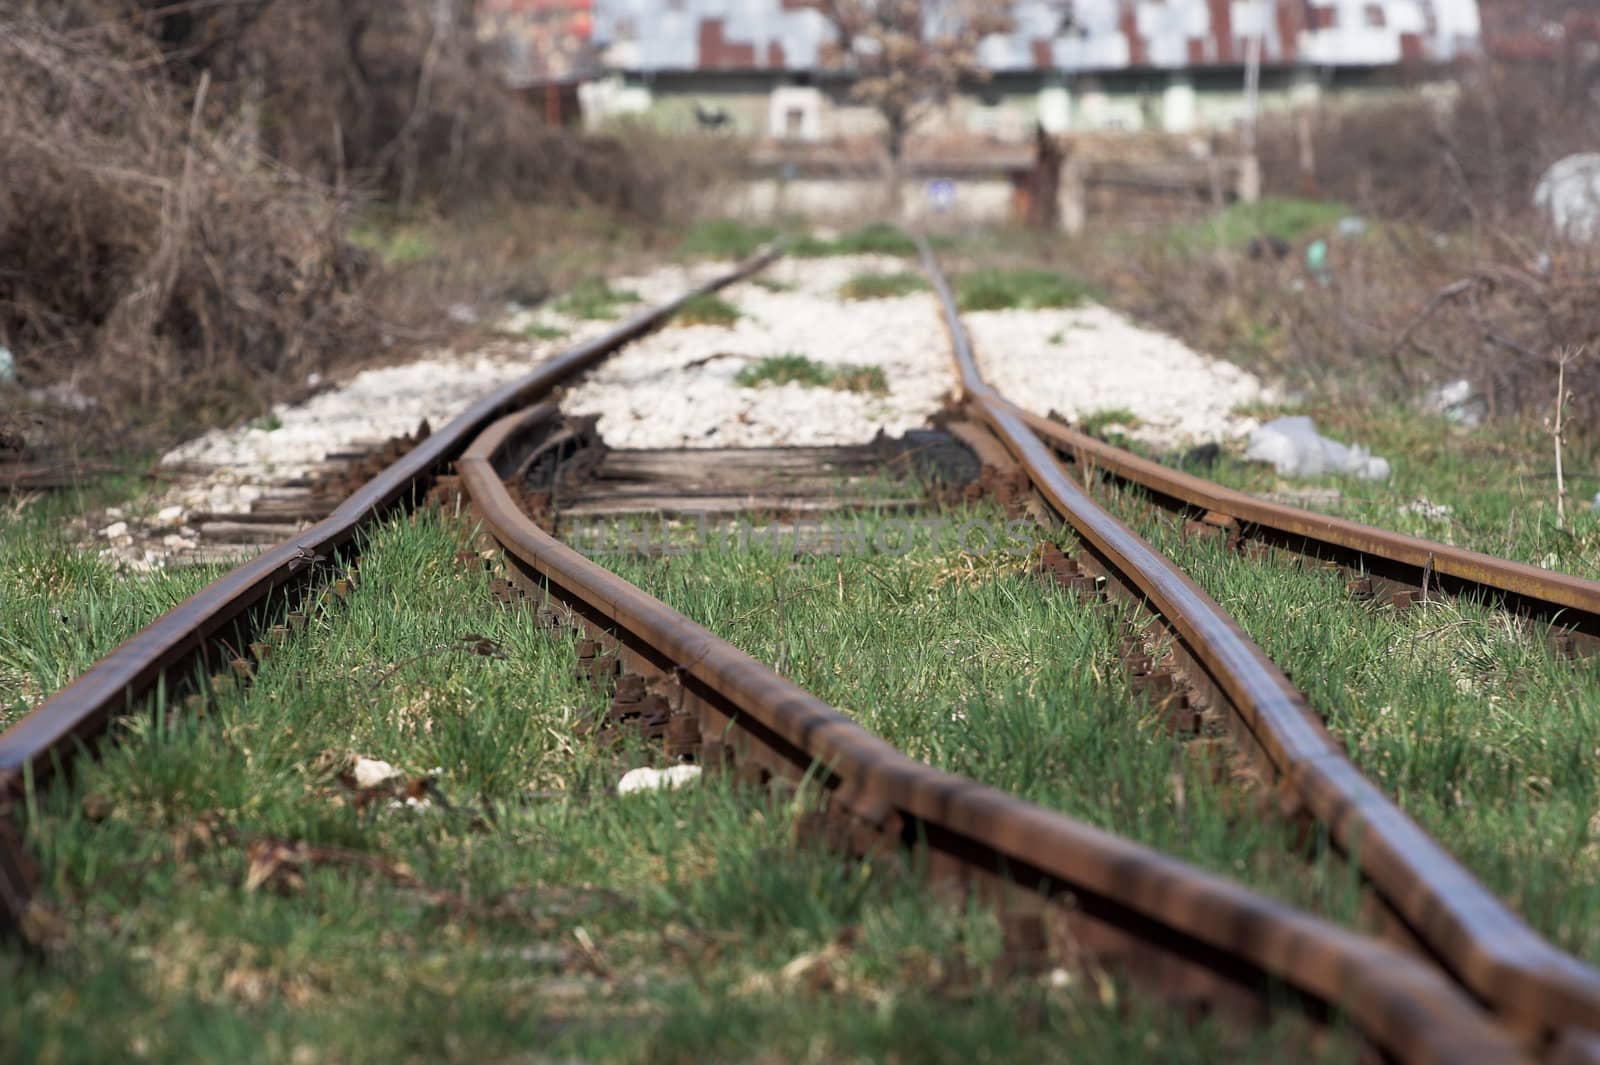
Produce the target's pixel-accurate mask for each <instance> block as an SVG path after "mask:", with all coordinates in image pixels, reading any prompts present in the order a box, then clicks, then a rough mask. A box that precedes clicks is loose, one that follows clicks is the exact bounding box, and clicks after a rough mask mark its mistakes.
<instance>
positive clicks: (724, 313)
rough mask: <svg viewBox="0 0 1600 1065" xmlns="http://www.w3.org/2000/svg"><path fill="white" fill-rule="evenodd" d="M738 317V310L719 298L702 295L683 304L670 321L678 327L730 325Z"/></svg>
mask: <svg viewBox="0 0 1600 1065" xmlns="http://www.w3.org/2000/svg"><path fill="white" fill-rule="evenodd" d="M739 317H740V314H739V308H737V307H735V306H734V305H733V304H731V303H729V302H728V301H727V300H725V299H723V298H722V297H721V296H715V295H703V296H696V297H694V298H693V299H691V300H689V301H688V302H687V303H685V304H684V305H683V306H682V307H681V308H679V310H678V313H677V314H674V315H673V316H672V320H673V321H674V322H675V323H677V324H678V325H732V324H733V323H734V322H737V321H738V320H739Z"/></svg>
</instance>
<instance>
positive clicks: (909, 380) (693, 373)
mask: <svg viewBox="0 0 1600 1065" xmlns="http://www.w3.org/2000/svg"><path fill="white" fill-rule="evenodd" d="M911 268H912V267H910V266H908V264H907V263H906V262H905V261H904V260H901V259H894V258H888V257H883V256H841V257H837V258H831V259H820V260H807V261H804V262H796V261H789V260H785V261H782V262H780V263H778V264H776V265H775V266H774V267H773V268H772V269H770V270H769V271H768V272H767V274H766V277H768V278H769V279H771V280H772V281H775V282H778V283H779V284H780V285H782V286H784V290H781V291H773V290H769V289H767V288H764V287H762V286H761V285H759V284H754V283H747V284H742V285H739V286H737V287H736V288H734V289H732V290H730V291H728V292H726V293H724V294H723V298H724V299H727V300H728V301H729V302H730V303H733V304H734V305H735V306H736V307H738V308H739V311H740V313H741V315H742V317H741V318H740V319H739V320H738V321H737V322H734V323H733V324H731V325H728V326H711V325H695V326H681V327H669V328H667V329H663V330H661V331H660V332H658V333H655V334H653V335H651V336H649V337H645V338H644V339H642V340H641V341H639V342H638V343H637V344H634V345H632V346H630V347H629V348H628V349H627V350H625V351H623V352H620V353H619V354H618V355H617V356H615V357H614V358H612V359H610V360H608V361H607V362H605V363H604V364H603V365H601V366H600V367H599V368H597V369H596V370H595V371H594V372H593V373H591V374H590V375H589V376H588V377H587V378H586V379H585V380H584V381H583V383H582V384H580V385H579V386H578V387H577V388H575V389H574V390H573V391H572V393H571V394H570V395H569V396H568V398H567V400H566V402H565V404H564V406H565V408H566V409H567V410H568V411H569V412H571V413H574V414H597V415H599V416H600V423H599V429H600V435H601V436H602V437H604V438H605V441H606V443H608V444H610V445H611V446H612V447H621V448H669V447H781V446H828V445H840V444H858V443H865V442H866V441H869V440H871V439H872V438H873V437H874V436H875V435H876V434H877V433H878V432H879V431H880V430H881V431H883V432H885V433H889V434H891V435H897V434H901V433H904V432H906V431H908V430H911V429H915V428H918V427H920V426H922V425H924V424H926V422H927V420H928V418H929V416H930V415H932V414H933V413H935V412H936V411H937V410H938V409H939V408H940V407H941V405H942V404H943V400H944V398H945V396H946V395H947V394H948V393H950V392H952V391H953V390H954V389H955V387H956V378H955V369H954V365H953V363H952V362H951V358H950V351H949V344H948V341H947V340H946V338H945V335H944V331H943V328H942V327H941V325H940V322H939V315H938V307H937V305H936V304H935V302H934V300H933V297H932V296H931V295H928V294H925V293H919V294H914V295H909V296H903V297H896V298H892V299H882V300H862V301H855V302H851V301H844V300H841V299H840V298H839V297H838V289H839V286H840V285H842V284H843V283H844V282H845V281H847V280H849V279H850V278H851V277H852V276H854V275H856V274H858V273H866V272H874V273H898V272H901V271H904V270H907V269H911ZM786 354H796V355H803V356H805V357H806V358H809V359H812V360H814V361H816V362H819V363H824V364H828V365H841V364H856V365H861V366H876V367H878V368H879V369H881V370H882V371H883V373H884V377H885V379H886V382H887V385H888V394H887V395H883V396H874V395H869V394H864V393H857V392H847V391H840V390H835V389H830V388H813V387H806V386H804V385H800V384H786V385H778V386H771V385H769V386H763V387H759V388H746V387H742V386H740V385H738V384H736V383H735V378H736V377H737V376H738V374H739V371H740V370H742V369H743V368H744V367H746V366H747V365H750V364H752V363H754V362H757V361H759V360H760V359H763V358H766V357H769V356H775V355H786Z"/></svg>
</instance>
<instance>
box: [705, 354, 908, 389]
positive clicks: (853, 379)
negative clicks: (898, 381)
mask: <svg viewBox="0 0 1600 1065" xmlns="http://www.w3.org/2000/svg"><path fill="white" fill-rule="evenodd" d="M734 380H735V382H736V383H738V384H739V385H741V386H742V387H744V388H760V387H761V386H763V385H788V384H797V385H803V386H805V387H806V388H831V389H834V390H835V391H838V392H860V393H864V394H866V395H874V396H883V395H888V393H889V379H888V378H887V377H885V376H884V373H883V367H881V366H857V365H855V364H853V363H826V362H818V361H816V360H815V359H811V358H807V357H806V356H804V355H796V354H793V353H790V354H787V355H771V356H768V357H767V358H764V359H761V360H759V361H757V362H753V363H750V364H749V365H748V366H745V367H743V368H742V369H740V371H739V374H738V376H737V377H735V378H734Z"/></svg>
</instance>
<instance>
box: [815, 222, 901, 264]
mask: <svg viewBox="0 0 1600 1065" xmlns="http://www.w3.org/2000/svg"><path fill="white" fill-rule="evenodd" d="M789 254H791V255H793V256H795V257H797V258H819V257H823V256H828V255H898V256H902V257H910V256H915V255H916V254H917V244H916V241H914V240H912V239H911V238H910V237H908V236H906V234H905V232H904V231H903V230H901V229H900V228H899V227H898V226H893V225H890V224H889V223H887V222H873V223H871V224H869V225H865V226H862V227H861V228H860V229H854V230H851V231H850V232H848V233H843V234H841V235H839V236H837V237H834V238H833V239H831V240H829V239H824V238H821V237H812V236H805V237H800V238H798V239H797V240H795V241H794V243H793V244H791V245H790V248H789Z"/></svg>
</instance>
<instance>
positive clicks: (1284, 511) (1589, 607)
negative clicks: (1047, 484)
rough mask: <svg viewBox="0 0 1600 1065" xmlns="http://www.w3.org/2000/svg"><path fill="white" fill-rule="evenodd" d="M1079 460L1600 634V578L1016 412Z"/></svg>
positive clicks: (1298, 538) (1182, 505)
mask: <svg viewBox="0 0 1600 1065" xmlns="http://www.w3.org/2000/svg"><path fill="white" fill-rule="evenodd" d="M1015 413H1016V414H1017V416H1018V417H1020V418H1021V419H1022V421H1023V422H1025V423H1026V424H1027V426H1028V428H1030V429H1032V430H1033V431H1034V432H1035V433H1036V434H1038V435H1039V436H1040V437H1041V438H1043V439H1044V440H1045V441H1046V442H1047V443H1049V444H1050V445H1051V446H1052V447H1053V448H1055V449H1056V450H1057V451H1059V452H1061V453H1062V454H1064V455H1065V456H1066V457H1068V458H1070V459H1071V460H1072V461H1073V462H1075V463H1076V464H1077V465H1078V466H1079V467H1083V468H1087V467H1093V468H1094V469H1097V470H1101V471H1104V472H1105V473H1107V474H1109V475H1110V476H1111V477H1113V478H1114V479H1116V480H1117V481H1120V482H1122V483H1124V484H1128V485H1134V486H1138V487H1140V488H1143V489H1145V490H1146V491H1147V492H1149V493H1150V494H1151V495H1152V496H1153V497H1154V498H1155V500H1156V502H1158V503H1161V504H1163V505H1164V506H1166V507H1167V508H1168V509H1172V510H1180V511H1184V512H1186V513H1189V514H1191V515H1193V516H1195V517H1199V516H1202V515H1215V516H1220V517H1224V518H1227V519H1231V520H1232V521H1233V522H1235V523H1237V524H1238V525H1240V526H1242V527H1243V531H1244V532H1246V533H1247V534H1248V535H1250V536H1252V537H1254V538H1256V539H1259V540H1262V541H1264V542H1267V543H1269V544H1271V545H1273V546H1276V547H1282V548H1286V549H1288V550H1291V551H1294V552H1295V553H1297V554H1303V555H1312V556H1316V557H1318V558H1323V559H1327V560H1329V561H1334V562H1338V563H1340V564H1341V565H1344V566H1346V567H1348V568H1349V569H1352V570H1354V571H1356V572H1358V573H1363V574H1372V575H1375V576H1378V577H1380V578H1383V579H1386V580H1388V581H1391V582H1393V583H1394V584H1397V585H1402V586H1404V587H1406V588H1427V587H1429V586H1431V587H1432V589H1433V590H1435V591H1440V592H1448V593H1450V594H1453V595H1461V596H1476V597H1479V598H1482V599H1485V600H1488V601H1491V602H1494V603H1497V604H1499V605H1500V606H1502V607H1504V608H1505V609H1508V610H1510V611H1512V612H1514V613H1517V614H1520V615H1522V616H1524V617H1528V618H1533V619H1536V620H1539V621H1542V622H1545V623H1548V624H1551V625H1555V626H1558V627H1559V628H1561V629H1565V630H1569V631H1570V632H1572V633H1576V634H1581V635H1582V636H1583V637H1585V638H1586V639H1587V640H1588V641H1589V642H1590V643H1594V642H1600V581H1592V580H1585V579H1584V578H1582V577H1574V576H1571V575H1569V574H1565V573H1554V572H1551V571H1549V570H1543V569H1540V568H1538V567H1537V566H1530V565H1527V564H1526V563H1522V562H1512V561H1510V560H1508V559H1503V558H1496V557H1494V556H1493V555H1486V554H1483V553H1481V552H1478V551H1468V550H1466V549H1465V548H1460V547H1452V546H1451V545H1450V544H1442V543H1438V542H1437V541H1434V540H1425V539H1422V538H1421V537H1417V536H1407V535H1405V534H1404V533H1397V532H1393V531H1390V530H1387V529H1378V528H1374V527H1373V526H1370V525H1362V524H1361V523H1360V522H1355V521H1350V520H1349V519H1347V518H1336V517H1331V516H1329V515H1326V514H1317V513H1314V512H1312V511H1309V510H1302V509H1300V508H1298V507H1291V506H1285V505H1283V504H1281V503H1272V502H1269V501H1267V500H1263V499H1257V498H1255V497H1254V496H1250V495H1246V494H1245V493H1244V492H1240V491H1237V490H1235V489H1232V488H1225V487H1223V486H1222V485H1219V484H1215V483H1213V482H1211V481H1207V480H1205V479H1204V478H1201V477H1196V476H1194V475H1193V474H1188V473H1183V472H1181V471H1178V470H1174V469H1170V468H1169V467H1166V466H1163V465H1161V464H1160V463H1158V462H1152V461H1151V460H1149V459H1146V458H1141V457H1139V456H1138V455H1135V454H1133V453H1132V452H1129V451H1124V450H1123V449H1122V448H1119V447H1114V446H1113V445H1111V444H1108V443H1106V442H1105V441H1103V440H1096V439H1095V438H1094V437H1092V436H1089V435H1088V434H1087V433H1083V432H1080V431H1078V430H1076V429H1072V428H1070V427H1069V426H1066V425H1062V424H1061V423H1060V422H1057V421H1054V420H1052V419H1049V418H1041V417H1039V416H1038V415H1035V414H1029V413H1027V412H1025V411H1021V410H1016V411H1015Z"/></svg>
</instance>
